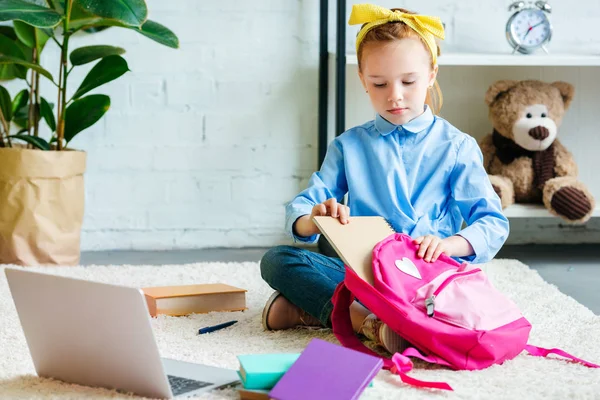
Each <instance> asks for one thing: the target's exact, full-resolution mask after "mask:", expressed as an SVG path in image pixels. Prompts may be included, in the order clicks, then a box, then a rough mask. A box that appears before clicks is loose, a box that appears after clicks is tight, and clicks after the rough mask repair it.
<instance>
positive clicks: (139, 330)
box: [5, 268, 239, 398]
mask: <svg viewBox="0 0 600 400" xmlns="http://www.w3.org/2000/svg"><path fill="white" fill-rule="evenodd" d="M5 272H6V277H7V279H8V285H9V287H10V292H11V294H12V297H13V300H14V303H15V306H16V308H17V312H18V314H19V319H20V321H21V326H22V327H23V332H24V333H25V338H26V340H27V345H28V347H29V351H30V353H31V358H32V359H33V363H34V365H35V370H36V372H37V374H38V375H39V376H41V377H49V378H54V379H58V380H61V381H64V382H70V383H76V384H79V385H85V386H93V387H105V388H109V389H116V390H118V391H121V392H131V393H135V394H138V395H141V396H146V397H153V398H171V397H175V396H192V395H196V394H198V393H202V392H206V391H210V390H213V389H215V388H222V387H226V386H230V385H235V384H237V383H239V377H238V375H237V373H236V371H235V370H231V369H225V368H219V367H212V366H208V365H202V364H194V363H188V362H183V361H177V360H172V359H165V358H161V357H160V355H159V351H158V346H157V345H156V340H155V338H154V333H153V332H152V326H151V323H150V314H149V312H148V306H147V305H146V300H145V299H144V294H143V292H142V291H141V289H136V288H130V287H124V286H117V285H109V284H104V283H96V282H90V281H85V280H79V279H73V278H66V277H61V276H55V275H48V274H43V273H39V272H32V271H27V270H23V269H13V268H6V269H5ZM198 340H200V339H198Z"/></svg>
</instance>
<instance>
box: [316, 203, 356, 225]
mask: <svg viewBox="0 0 600 400" xmlns="http://www.w3.org/2000/svg"><path fill="white" fill-rule="evenodd" d="M320 215H331V216H332V217H333V218H339V220H340V222H341V223H342V224H347V223H348V222H350V219H349V217H350V207H348V206H345V205H344V204H340V203H338V202H337V200H336V199H335V198H334V197H332V198H330V199H327V200H325V201H324V202H322V203H321V204H317V205H316V206H314V207H313V209H312V212H311V213H310V219H311V220H312V218H313V217H315V216H320Z"/></svg>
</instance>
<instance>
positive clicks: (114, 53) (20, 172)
mask: <svg viewBox="0 0 600 400" xmlns="http://www.w3.org/2000/svg"><path fill="white" fill-rule="evenodd" d="M147 18H148V9H147V6H146V3H145V1H144V0H102V1H98V0H0V21H12V26H10V25H5V26H0V80H10V79H21V80H23V81H24V83H25V88H24V89H23V90H21V91H20V92H18V93H17V94H15V95H14V96H13V97H11V95H10V94H9V92H8V90H7V89H6V88H5V87H4V86H1V85H0V263H15V264H22V265H38V264H60V265H76V264H78V263H79V256H80V244H79V243H80V232H81V225H82V222H83V209H84V188H83V173H84V171H85V164H86V154H85V152H84V151H80V150H76V149H71V148H70V147H69V143H70V142H71V140H72V139H73V138H74V137H75V136H76V135H77V134H79V133H80V132H82V131H84V130H85V129H87V128H89V127H90V126H92V125H93V124H95V123H96V122H97V121H98V120H100V119H101V118H102V116H103V115H104V114H105V113H106V112H107V110H108V109H109V107H110V98H109V97H108V96H106V95H103V94H89V92H90V91H92V90H93V89H96V88H97V87H99V86H101V85H104V84H105V83H108V82H110V81H112V80H114V79H117V78H118V77H120V76H121V75H123V74H124V73H125V72H127V71H129V68H128V66H127V62H126V61H125V59H124V58H123V57H121V55H122V54H123V53H125V50H124V49H122V48H120V47H115V46H109V45H99V46H98V45H95V46H85V47H80V48H76V49H73V48H72V47H73V46H72V44H73V42H72V41H71V39H72V37H73V36H74V35H78V34H83V33H82V32H86V34H91V33H94V32H98V31H101V30H104V29H107V28H109V27H119V28H125V29H131V30H134V31H137V32H139V33H140V34H142V35H144V36H146V37H148V38H150V39H152V40H154V41H156V42H158V43H160V44H162V45H165V46H168V47H172V48H178V47H179V40H178V39H177V36H176V35H175V34H174V33H173V32H171V31H170V30H169V29H168V28H166V27H165V26H163V25H160V24H159V23H157V22H154V21H151V20H148V19H147ZM52 44H54V45H56V46H58V49H59V51H60V52H59V54H60V56H59V59H57V60H56V66H58V67H59V69H58V71H59V72H58V77H55V76H53V75H52V74H51V73H50V72H49V71H48V70H47V69H45V68H44V67H42V65H40V54H41V53H42V51H43V50H44V48H45V47H47V46H48V45H52ZM91 62H95V63H96V64H95V65H94V66H93V67H92V68H91V70H90V71H89V72H88V74H87V75H86V76H85V78H84V79H83V81H82V82H79V83H78V85H77V86H73V87H77V90H76V91H75V92H74V93H73V95H72V96H70V97H69V96H68V93H67V88H68V87H69V88H70V87H71V85H75V83H73V82H71V81H70V80H69V77H70V74H71V72H72V70H73V69H74V68H78V67H80V66H81V65H86V64H88V63H91ZM41 79H48V80H49V81H50V82H52V84H53V89H54V88H55V89H56V92H54V93H50V94H47V93H43V94H44V96H42V93H41V90H40V88H41V85H40V80H41ZM51 99H57V100H56V107H55V106H54V105H53V104H52V101H51ZM42 120H43V121H44V122H45V124H46V125H47V126H48V128H49V131H50V132H51V133H50V135H49V137H47V138H45V137H42V135H40V122H41V121H42ZM46 130H47V129H46Z"/></svg>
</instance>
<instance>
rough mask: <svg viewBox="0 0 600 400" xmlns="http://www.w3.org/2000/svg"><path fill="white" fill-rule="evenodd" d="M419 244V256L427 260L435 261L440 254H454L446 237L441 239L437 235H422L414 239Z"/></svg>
mask: <svg viewBox="0 0 600 400" xmlns="http://www.w3.org/2000/svg"><path fill="white" fill-rule="evenodd" d="M413 243H414V244H416V245H418V247H419V249H418V250H417V257H419V258H423V259H424V260H425V261H427V262H435V261H436V260H437V259H438V257H439V256H440V254H442V253H444V254H446V255H447V256H451V255H452V249H451V246H450V244H449V243H448V241H446V239H440V238H439V237H437V236H435V235H426V236H420V237H418V238H416V239H414V240H413Z"/></svg>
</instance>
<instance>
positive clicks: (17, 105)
mask: <svg viewBox="0 0 600 400" xmlns="http://www.w3.org/2000/svg"><path fill="white" fill-rule="evenodd" d="M28 103H29V90H27V89H23V90H21V91H20V92H19V93H17V95H16V96H15V98H14V99H13V102H12V113H13V114H16V113H17V111H19V110H20V109H21V108H23V107H25V106H26V105H27V104H28Z"/></svg>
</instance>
